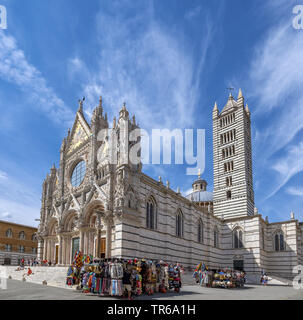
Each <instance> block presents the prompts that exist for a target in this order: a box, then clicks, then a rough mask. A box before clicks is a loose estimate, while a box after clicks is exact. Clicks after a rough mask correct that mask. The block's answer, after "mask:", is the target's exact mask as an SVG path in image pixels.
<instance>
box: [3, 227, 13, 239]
mask: <svg viewBox="0 0 303 320" xmlns="http://www.w3.org/2000/svg"><path fill="white" fill-rule="evenodd" d="M5 234H6V237H7V238H12V237H13V231H12V229H8V230H6V233H5Z"/></svg>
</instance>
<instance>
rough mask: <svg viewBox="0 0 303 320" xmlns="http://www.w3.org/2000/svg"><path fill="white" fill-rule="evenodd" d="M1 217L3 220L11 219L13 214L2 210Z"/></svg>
mask: <svg viewBox="0 0 303 320" xmlns="http://www.w3.org/2000/svg"><path fill="white" fill-rule="evenodd" d="M1 218H3V219H5V220H8V219H12V218H13V215H12V214H11V213H10V212H7V211H6V212H3V213H2V214H1Z"/></svg>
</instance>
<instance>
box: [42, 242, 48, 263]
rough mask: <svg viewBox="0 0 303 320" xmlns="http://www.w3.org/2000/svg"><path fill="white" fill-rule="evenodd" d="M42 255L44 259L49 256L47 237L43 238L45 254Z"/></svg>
mask: <svg viewBox="0 0 303 320" xmlns="http://www.w3.org/2000/svg"><path fill="white" fill-rule="evenodd" d="M42 257H43V260H45V259H46V257H47V240H46V239H45V238H44V239H43V255H42Z"/></svg>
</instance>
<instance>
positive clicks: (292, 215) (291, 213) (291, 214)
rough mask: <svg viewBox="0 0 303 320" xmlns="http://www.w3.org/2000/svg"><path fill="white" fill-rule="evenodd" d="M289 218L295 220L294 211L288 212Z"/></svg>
mask: <svg viewBox="0 0 303 320" xmlns="http://www.w3.org/2000/svg"><path fill="white" fill-rule="evenodd" d="M290 219H291V220H295V213H294V212H293V211H292V210H291V212H290Z"/></svg>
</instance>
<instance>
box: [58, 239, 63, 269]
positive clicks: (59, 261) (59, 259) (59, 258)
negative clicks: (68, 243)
mask: <svg viewBox="0 0 303 320" xmlns="http://www.w3.org/2000/svg"><path fill="white" fill-rule="evenodd" d="M62 244H63V241H62V236H59V250H58V251H59V252H58V264H59V265H62Z"/></svg>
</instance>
